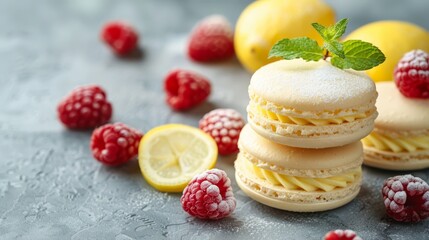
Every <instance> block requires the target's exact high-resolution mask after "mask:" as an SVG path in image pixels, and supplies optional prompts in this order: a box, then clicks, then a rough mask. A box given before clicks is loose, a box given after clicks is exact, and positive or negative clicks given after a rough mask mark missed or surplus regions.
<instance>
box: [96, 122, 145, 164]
mask: <svg viewBox="0 0 429 240" xmlns="http://www.w3.org/2000/svg"><path fill="white" fill-rule="evenodd" d="M142 136H143V134H142V133H141V132H139V131H138V130H135V129H133V128H130V127H128V126H127V125H125V124H123V123H114V124H106V125H103V126H101V127H99V128H97V129H95V130H94V131H93V132H92V136H91V143H90V148H91V151H92V154H93V156H94V158H95V159H97V160H98V161H100V162H102V163H104V164H106V165H110V166H116V165H119V164H123V163H126V162H128V161H129V160H131V159H132V158H134V157H135V156H136V155H137V152H138V147H139V142H140V139H141V138H142Z"/></svg>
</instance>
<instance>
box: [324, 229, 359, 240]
mask: <svg viewBox="0 0 429 240" xmlns="http://www.w3.org/2000/svg"><path fill="white" fill-rule="evenodd" d="M324 240H362V238H361V237H359V236H357V235H356V233H355V232H354V231H352V230H341V229H337V230H334V231H330V232H328V233H327V234H326V235H325V237H324Z"/></svg>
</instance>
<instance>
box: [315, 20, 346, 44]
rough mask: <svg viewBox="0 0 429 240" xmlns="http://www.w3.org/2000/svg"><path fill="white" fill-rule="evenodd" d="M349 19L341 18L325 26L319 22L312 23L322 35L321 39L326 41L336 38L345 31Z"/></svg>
mask: <svg viewBox="0 0 429 240" xmlns="http://www.w3.org/2000/svg"><path fill="white" fill-rule="evenodd" d="M348 22H349V20H348V19H347V18H344V19H341V20H340V21H338V22H337V23H335V24H334V25H333V26H329V27H325V26H323V25H321V24H319V23H312V24H311V25H312V26H313V28H314V29H316V31H317V32H318V33H319V34H320V36H322V38H323V40H325V41H326V42H330V41H334V40H338V39H339V38H340V37H341V36H343V34H344V32H345V31H346V28H347V24H348Z"/></svg>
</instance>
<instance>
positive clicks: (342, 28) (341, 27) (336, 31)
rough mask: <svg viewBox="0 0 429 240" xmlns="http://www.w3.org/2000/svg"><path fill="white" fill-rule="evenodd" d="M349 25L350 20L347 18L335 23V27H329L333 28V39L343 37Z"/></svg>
mask: <svg viewBox="0 0 429 240" xmlns="http://www.w3.org/2000/svg"><path fill="white" fill-rule="evenodd" d="M348 23H349V20H348V19H347V18H343V19H341V20H340V21H338V22H337V23H335V25H334V26H332V27H329V28H330V29H331V28H332V30H330V31H331V32H332V33H330V34H333V36H332V38H331V39H335V40H337V39H339V38H340V37H341V36H343V34H344V33H345V32H346V28H347V24H348Z"/></svg>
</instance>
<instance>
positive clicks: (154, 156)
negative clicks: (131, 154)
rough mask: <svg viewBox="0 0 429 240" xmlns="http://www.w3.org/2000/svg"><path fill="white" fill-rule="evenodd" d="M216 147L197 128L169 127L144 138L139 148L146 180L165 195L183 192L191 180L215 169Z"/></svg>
mask: <svg viewBox="0 0 429 240" xmlns="http://www.w3.org/2000/svg"><path fill="white" fill-rule="evenodd" d="M217 153H218V151H217V145H216V142H215V141H214V140H213V138H212V137H210V136H209V135H207V134H206V133H205V132H203V131H202V130H200V129H198V128H194V127H190V126H186V125H182V124H167V125H162V126H159V127H156V128H153V129H152V130H150V131H149V132H147V133H146V134H145V136H144V137H143V139H142V140H141V141H140V145H139V165H140V170H141V172H142V174H143V177H144V178H145V179H146V181H147V182H148V183H149V184H150V185H151V186H152V187H154V188H155V189H157V190H159V191H162V192H182V191H183V189H184V188H185V187H186V185H187V184H188V183H189V181H191V179H192V177H194V176H195V175H196V174H198V173H201V172H203V171H205V170H207V169H210V168H213V167H214V166H215V164H216V160H217Z"/></svg>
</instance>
